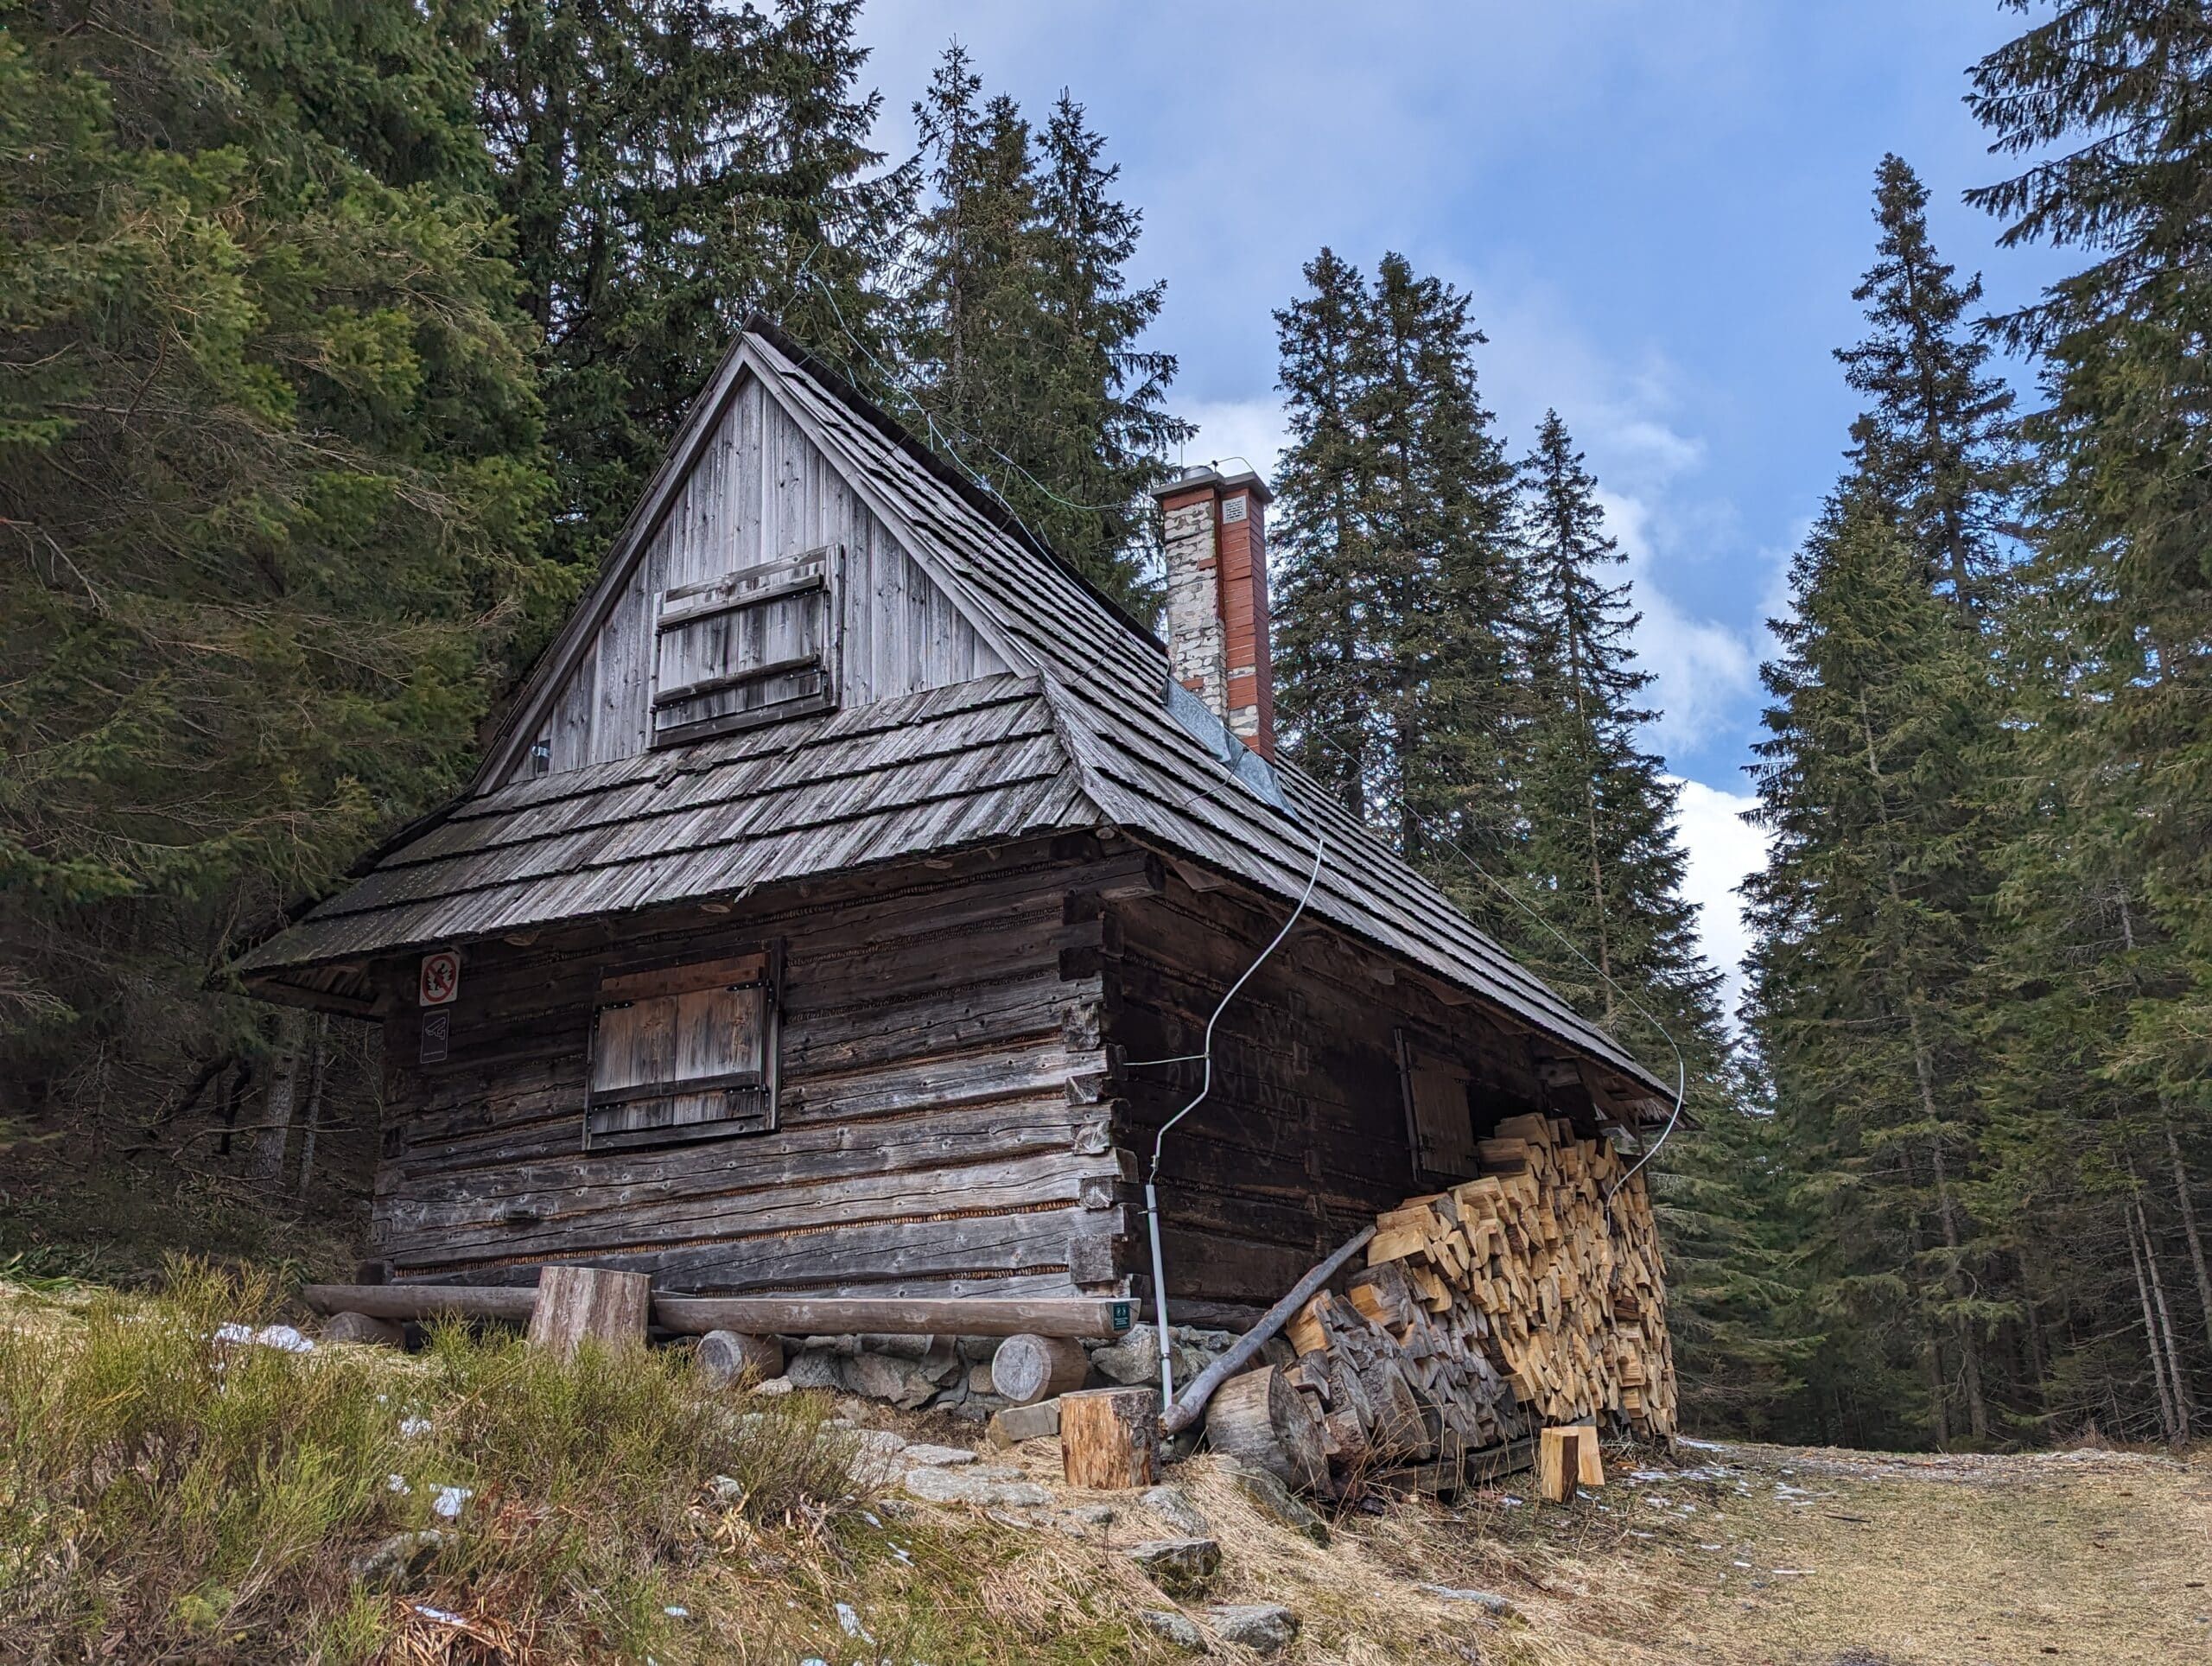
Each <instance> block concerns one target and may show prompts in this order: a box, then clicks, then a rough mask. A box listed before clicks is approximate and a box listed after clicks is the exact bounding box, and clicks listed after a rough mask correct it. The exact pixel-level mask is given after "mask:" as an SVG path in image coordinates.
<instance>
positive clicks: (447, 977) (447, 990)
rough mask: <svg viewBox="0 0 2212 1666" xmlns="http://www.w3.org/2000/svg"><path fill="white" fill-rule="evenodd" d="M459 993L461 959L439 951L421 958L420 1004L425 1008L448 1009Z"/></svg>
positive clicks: (448, 952) (446, 951)
mask: <svg viewBox="0 0 2212 1666" xmlns="http://www.w3.org/2000/svg"><path fill="white" fill-rule="evenodd" d="M460 993H461V957H460V956H459V955H457V954H455V953H454V951H452V950H450V949H441V950H439V951H438V952H437V953H435V954H434V955H424V956H423V986H422V990H421V995H422V1002H423V1005H424V1006H425V1007H450V1006H451V1005H453V1003H454V997H455V996H456V995H460Z"/></svg>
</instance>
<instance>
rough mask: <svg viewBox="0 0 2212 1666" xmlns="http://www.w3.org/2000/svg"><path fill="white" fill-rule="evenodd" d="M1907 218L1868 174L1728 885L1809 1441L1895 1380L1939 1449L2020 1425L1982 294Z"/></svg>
mask: <svg viewBox="0 0 2212 1666" xmlns="http://www.w3.org/2000/svg"><path fill="white" fill-rule="evenodd" d="M1926 200H1927V199H1926V193H1925V192H1924V191H1923V189H1922V188H1921V187H1920V185H1919V182H1918V181H1917V180H1916V178H1915V177H1914V175H1913V174H1912V172H1911V170H1910V169H1909V168H1907V167H1906V166H1905V164H1904V162H1900V161H1899V160H1898V159H1897V158H1896V157H1894V156H1891V157H1887V158H1885V159H1884V161H1883V163H1882V165H1881V167H1880V169H1878V174H1877V178H1876V189H1875V219H1876V223H1877V226H1878V230H1879V237H1878V243H1877V251H1876V260H1875V264H1874V266H1873V268H1872V270H1870V271H1869V272H1868V274H1867V276H1866V280H1865V282H1864V283H1861V284H1860V285H1859V288H1858V289H1856V290H1855V291H1854V292H1853V293H1854V295H1855V296H1857V298H1858V299H1859V300H1860V301H1861V302H1864V303H1865V305H1866V316H1867V320H1868V322H1869V324H1870V325H1871V327H1872V328H1871V330H1870V332H1869V334H1868V335H1867V337H1866V340H1863V341H1861V342H1859V344H1858V345H1856V346H1855V347H1849V348H1846V349H1844V350H1842V351H1840V353H1838V355H1837V357H1838V358H1839V359H1841V360H1842V362H1843V364H1844V365H1845V366H1846V370H1847V376H1848V378H1849V379H1850V381H1851V382H1852V385H1853V386H1854V387H1857V388H1858V389H1859V390H1860V391H1863V392H1866V393H1867V394H1868V395H1870V396H1871V403H1870V404H1869V406H1868V408H1867V410H1866V412H1865V414H1863V415H1862V416H1861V417H1859V421H1858V422H1857V423H1855V424H1854V425H1853V450H1852V453H1851V461H1852V464H1853V467H1852V471H1851V473H1850V474H1848V475H1847V477H1846V480H1845V481H1844V483H1843V484H1842V485H1841V486H1840V487H1839V488H1838V490H1837V493H1836V494H1835V497H1834V499H1832V500H1831V502H1830V504H1829V506H1828V509H1827V513H1826V515H1825V517H1824V518H1823V519H1822V522H1821V525H1820V526H1819V527H1818V528H1816V530H1815V533H1814V535H1813V536H1812V537H1811V538H1809V539H1808V542H1807V544H1806V546H1805V548H1804V550H1803V551H1802V553H1801V554H1800V556H1799V557H1798V560H1797V563H1796V567H1795V568H1794V569H1793V571H1792V591H1791V601H1792V613H1791V616H1790V617H1789V618H1788V619H1786V620H1782V621H1779V622H1778V623H1777V634H1778V635H1779V636H1780V638H1781V639H1782V642H1783V647H1784V650H1785V652H1784V656H1783V658H1782V659H1781V660H1779V661H1778V662H1777V663H1776V664H1771V665H1770V666H1768V667H1767V668H1766V671H1765V677H1766V682H1767V687H1768V690H1769V691H1770V693H1771V694H1772V695H1773V696H1774V697H1775V703H1774V705H1773V706H1772V707H1771V708H1770V709H1769V710H1768V712H1767V714H1766V723H1767V727H1768V729H1769V734H1768V738H1767V739H1766V740H1765V741H1763V742H1762V743H1761V744H1760V746H1759V747H1758V754H1759V756H1760V760H1761V761H1760V764H1759V765H1758V768H1757V769H1756V771H1755V774H1756V776H1757V779H1758V785H1759V791H1760V797H1761V799H1762V804H1761V806H1760V811H1759V819H1760V820H1761V821H1762V822H1763V823H1764V825H1765V826H1766V827H1767V828H1768V830H1769V831H1770V834H1771V835H1772V847H1771V849H1772V855H1771V858H1770V862H1769V863H1768V865H1767V868H1766V869H1765V870H1764V873H1762V874H1759V875H1758V876H1756V877H1755V879H1754V881H1753V882H1752V885H1751V890H1750V894H1751V898H1752V901H1753V917H1754V921H1755V924H1756V925H1757V928H1758V951H1757V953H1756V956H1755V958H1754V970H1755V977H1754V982H1753V988H1752V999H1751V1021H1752V1026H1753V1029H1754V1033H1755V1034H1756V1036H1757V1039H1758V1045H1759V1052H1760V1057H1761V1059H1762V1061H1763V1063H1764V1066H1765V1068H1766V1070H1767V1071H1768V1072H1769V1075H1770V1081H1771V1086H1772V1091H1773V1095H1774V1102H1775V1107H1776V1114H1777V1118H1778V1126H1779V1128H1780V1129H1781V1131H1782V1132H1783V1135H1785V1137H1786V1138H1787V1139H1788V1140H1789V1141H1790V1142H1791V1144H1792V1146H1793V1148H1794V1150H1795V1154H1796V1157H1797V1158H1798V1160H1800V1161H1802V1163H1803V1164H1804V1166H1805V1167H1806V1168H1807V1169H1808V1172H1813V1173H1820V1174H1821V1175H1822V1176H1823V1177H1824V1179H1823V1181H1822V1185H1823V1186H1824V1187H1825V1188H1826V1195H1825V1198H1824V1202H1825V1204H1826V1205H1827V1209H1828V1211H1829V1214H1828V1218H1827V1222H1826V1229H1827V1230H1825V1231H1824V1232H1823V1234H1822V1235H1821V1239H1820V1241H1819V1242H1820V1250H1821V1255H1822V1256H1823V1257H1824V1260H1823V1262H1822V1267H1823V1271H1824V1272H1825V1274H1826V1275H1827V1281H1828V1286H1827V1288H1828V1290H1829V1293H1830V1295H1831V1298H1832V1311H1831V1313H1830V1315H1829V1317H1830V1320H1831V1323H1830V1324H1829V1325H1828V1326H1827V1330H1828V1334H1829V1337H1830V1339H1831V1344H1830V1347H1829V1349H1828V1351H1827V1353H1826V1355H1825V1356H1824V1360H1823V1364H1824V1366H1825V1370H1826V1376H1825V1380H1824V1381H1822V1382H1821V1383H1816V1384H1815V1387H1816V1389H1817V1390H1818V1391H1819V1393H1820V1394H1821V1396H1823V1405H1822V1410H1821V1415H1822V1417H1823V1420H1824V1421H1827V1422H1829V1423H1831V1424H1833V1425H1834V1426H1836V1427H1839V1428H1846V1429H1854V1428H1855V1429H1859V1432H1860V1433H1861V1434H1865V1433H1868V1432H1870V1431H1869V1430H1868V1429H1866V1428H1861V1426H1860V1423H1859V1421H1857V1420H1860V1419H1863V1418H1864V1417H1866V1415H1870V1413H1869V1412H1868V1410H1867V1409H1866V1402H1865V1397H1864V1389H1865V1386H1866V1383H1868V1382H1869V1381H1872V1377H1871V1376H1867V1375H1858V1376H1854V1374H1855V1373H1867V1372H1872V1371H1875V1370H1889V1371H1890V1372H1891V1373H1892V1380H1893V1381H1896V1380H1898V1378H1899V1377H1901V1375H1902V1374H1903V1373H1904V1372H1906V1371H1908V1370H1916V1372H1917V1375H1918V1377H1919V1383H1920V1389H1919V1395H1918V1400H1917V1403H1918V1405H1919V1407H1920V1408H1921V1415H1922V1416H1923V1418H1924V1429H1925V1433H1926V1434H1927V1435H1928V1436H1929V1437H1931V1438H1933V1439H1934V1440H1936V1441H1937V1442H1939V1443H1942V1442H1947V1441H1948V1440H1952V1439H1953V1438H1955V1437H1958V1436H1964V1437H1966V1438H1968V1439H1971V1440H1987V1439H1990V1438H1992V1437H1993V1436H1994V1435H1995V1434H1998V1433H1999V1432H2000V1431H2001V1425H2002V1417H2003V1413H2004V1412H2005V1410H2006V1409H2007V1404H2006V1402H2007V1401H2008V1399H2009V1401H2010V1402H2011V1408H2012V1409H2021V1407H2020V1406H2019V1396H2018V1395H2017V1394H2013V1393H2012V1392H2011V1379H2012V1373H2009V1372H2007V1371H2004V1370H1999V1369H1997V1368H1996V1366H1995V1365H1994V1364H1992V1361H1993V1359H1994V1358H1996V1357H1997V1356H1999V1355H2001V1354H2009V1352H2010V1351H2011V1341H2010V1332H2009V1328H2008V1327H2009V1326H2011V1324H2012V1321H2013V1320H2014V1319H2015V1318H2016V1317H2017V1307H2016V1306H2015V1304H2014V1302H2013V1300H2012V1298H2013V1296H2014V1294H2016V1291H2017V1276H2016V1274H2017V1266H2018V1256H2017V1255H2016V1254H2015V1253H2014V1251H2015V1249H2016V1246H2015V1244H2014V1243H2012V1230H2013V1228H2014V1226H2015V1224H2016V1222H2015V1220H2014V1219H2013V1218H2012V1217H2011V1215H2010V1214H2009V1212H2008V1211H2005V1210H2004V1209H2002V1208H2001V1207H1999V1206H1998V1205H1997V1204H1996V1200H1995V1199H1993V1197H1992V1195H1991V1194H1990V1193H1989V1192H1987V1190H1986V1186H1985V1185H1984V1180H1985V1174H1986V1165H1985V1152H1984V1148H1983V1135H1984V1133H1985V1129H1986V1106H1985V1105H1984V1103H1982V1086H1983V1083H1984V1078H1985V1075H1986V1059H1984V1058H1983V1057H1982V1055H1981V1052H1980V1046H1979V1038H1978V1014H1977V1012H1976V1010H1975V999H1976V997H1975V993H1974V991H1975V988H1976V985H1975V982H1974V980H1975V977H1976V976H1977V971H1978V969H1979V968H1980V965H1981V963H1982V961H1983V959H1984V957H1985V955H1986V932H1987V923H1988V921H1987V906H1986V898H1987V895H1988V893H1989V891H1990V889H1991V886H1992V881H1991V879H1990V876H1989V875H1988V874H1987V872H1986V866H1985V863H1984V862H1983V853H1984V851H1985V849H1986V845H1987V843H1988V842H1989V840H1990V839H1991V837H1992V830H1993V816H1992V811H1991V807H1990V799H1991V792H1992V789H1991V784H1990V782H1989V781H1988V779H1987V778H1986V768H1987V767H1988V764H1989V760H1990V758H1991V756H1992V755H1993V749H1994V747H1995V743H1996V741H1997V740H1998V738H1999V731H1998V730H1997V728H1996V727H1995V725H1994V724H1993V722H1992V721H1991V714H1992V711H1993V707H1994V705H1995V703H1996V702H1995V683H1994V677H1993V657H1992V655H1991V653H1990V652H1989V650H1988V645H1987V644H1986V642H1985V640H1984V639H1983V636H1982V634H1981V633H1980V628H1979V626H1980V623H1981V621H1982V620H1983V618H1984V616H1985V615H1986V613H1987V611H1988V610H1989V608H1990V607H1992V606H1993V601H1994V600H1995V597H1996V595H1997V591H1998V586H1999V579H2000V577H2001V573H2000V571H1999V568H1998V565H1997V560H1996V553H1995V544H1994V541H1993V536H1992V528H1993V526H1994V525H1996V524H1997V522H1998V520H1999V516H2000V514H2001V512H2002V508H2003V506H2004V504H2005V490H2006V487H2007V486H2008V483H2009V482H2008V476H2007V474H2006V469H2005V458H2004V456H2003V455H2002V448H2001V422H2002V418H2003V417H2004V414H2005V405H2006V398H2005V394H2004V392H2003V391H2001V390H2000V389H1999V388H1997V387H1996V386H1995V385H1993V383H1992V382H1991V381H1990V379H1989V378H1988V377H1987V376H1986V373H1985V372H1984V367H1983V366H1984V353H1983V351H1982V349H1981V348H1980V347H1979V346H1978V345H1977V344H1975V343H1974V342H1972V341H1970V340H1967V338H1966V334H1965V332H1966V328H1967V324H1966V321H1965V318H1964V315H1965V311H1966V308H1967V307H1968V306H1969V305H1970V304H1971V303H1972V301H1973V298H1974V295H1975V294H1976V293H1978V287H1977V286H1976V285H1975V284H1974V283H1968V284H1966V285H1960V284H1958V283H1956V282H1955V277H1954V274H1953V271H1952V269H1951V268H1950V267H1949V266H1948V265H1946V264H1943V263H1942V261H1941V260H1940V259H1939V258H1937V256H1936V252H1935V251H1934V249H1933V248H1932V246H1931V245H1930V244H1929V237H1928V229H1927V223H1926V216H1925V208H1926ZM1902 1392H1903V1391H1902V1389H1900V1390H1899V1395H1902ZM1853 1401H1857V1402H1859V1404H1858V1405H1857V1406H1856V1407H1854V1405H1853V1403H1849V1402H1853ZM1876 1403H1881V1402H1876ZM1887 1403H1889V1404H1891V1405H1895V1404H1898V1403H1903V1402H1902V1400H1901V1399H1900V1398H1899V1396H1895V1395H1893V1396H1889V1397H1888V1402H1887ZM1882 1432H1883V1433H1885V1434H1893V1433H1895V1425H1893V1424H1891V1425H1889V1426H1888V1427H1886V1428H1885V1429H1884V1430H1883V1431H1882Z"/></svg>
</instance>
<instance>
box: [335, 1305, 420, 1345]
mask: <svg viewBox="0 0 2212 1666" xmlns="http://www.w3.org/2000/svg"><path fill="white" fill-rule="evenodd" d="M317 1334H318V1335H319V1336H321V1339H323V1340H324V1341H325V1342H364V1343H380V1344H382V1345H385V1347H391V1348H397V1347H398V1346H400V1345H403V1344H404V1343H405V1341H406V1340H407V1327H406V1326H404V1325H396V1324H394V1323H393V1322H392V1321H391V1320H390V1319H372V1318H370V1317H369V1316H368V1315H367V1314H366V1313H333V1314H331V1316H330V1317H329V1318H328V1319H324V1320H323V1321H322V1324H321V1327H320V1329H319V1330H318V1332H317Z"/></svg>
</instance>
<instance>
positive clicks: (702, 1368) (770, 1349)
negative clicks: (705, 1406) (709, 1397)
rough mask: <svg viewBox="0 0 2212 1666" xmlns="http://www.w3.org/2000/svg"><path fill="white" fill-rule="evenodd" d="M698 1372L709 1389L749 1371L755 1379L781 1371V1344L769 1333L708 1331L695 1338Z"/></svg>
mask: <svg viewBox="0 0 2212 1666" xmlns="http://www.w3.org/2000/svg"><path fill="white" fill-rule="evenodd" d="M697 1358H698V1361H699V1374H700V1376H702V1377H705V1378H706V1380H707V1386H708V1387H709V1388H711V1389H726V1388H728V1387H729V1386H730V1385H731V1384H732V1383H737V1382H741V1381H742V1380H743V1379H744V1377H745V1376H746V1374H747V1372H748V1371H749V1372H751V1373H752V1375H753V1379H754V1380H755V1381H756V1382H765V1381H766V1379H768V1378H769V1377H781V1376H782V1375H783V1374H784V1345H783V1343H782V1342H781V1341H779V1340H778V1339H776V1338H774V1337H772V1336H740V1335H739V1334H738V1333H737V1332H735V1331H709V1332H707V1333H706V1335H704V1336H702V1337H701V1338H700V1339H699V1349H698V1354H697Z"/></svg>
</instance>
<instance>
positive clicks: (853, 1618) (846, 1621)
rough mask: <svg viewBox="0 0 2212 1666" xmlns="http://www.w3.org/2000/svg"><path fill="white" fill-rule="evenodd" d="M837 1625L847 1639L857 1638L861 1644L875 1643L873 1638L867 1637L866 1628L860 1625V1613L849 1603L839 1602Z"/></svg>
mask: <svg viewBox="0 0 2212 1666" xmlns="http://www.w3.org/2000/svg"><path fill="white" fill-rule="evenodd" d="M837 1624H838V1625H842V1626H843V1627H844V1628H845V1635H846V1636H847V1637H858V1638H860V1639H861V1642H863V1643H873V1642H874V1641H875V1639H874V1637H870V1636H868V1630H867V1628H866V1627H865V1626H863V1625H861V1617H860V1611H859V1610H857V1609H855V1607H854V1606H853V1605H852V1604H850V1603H849V1602H841V1603H839V1604H838V1605H837Z"/></svg>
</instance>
